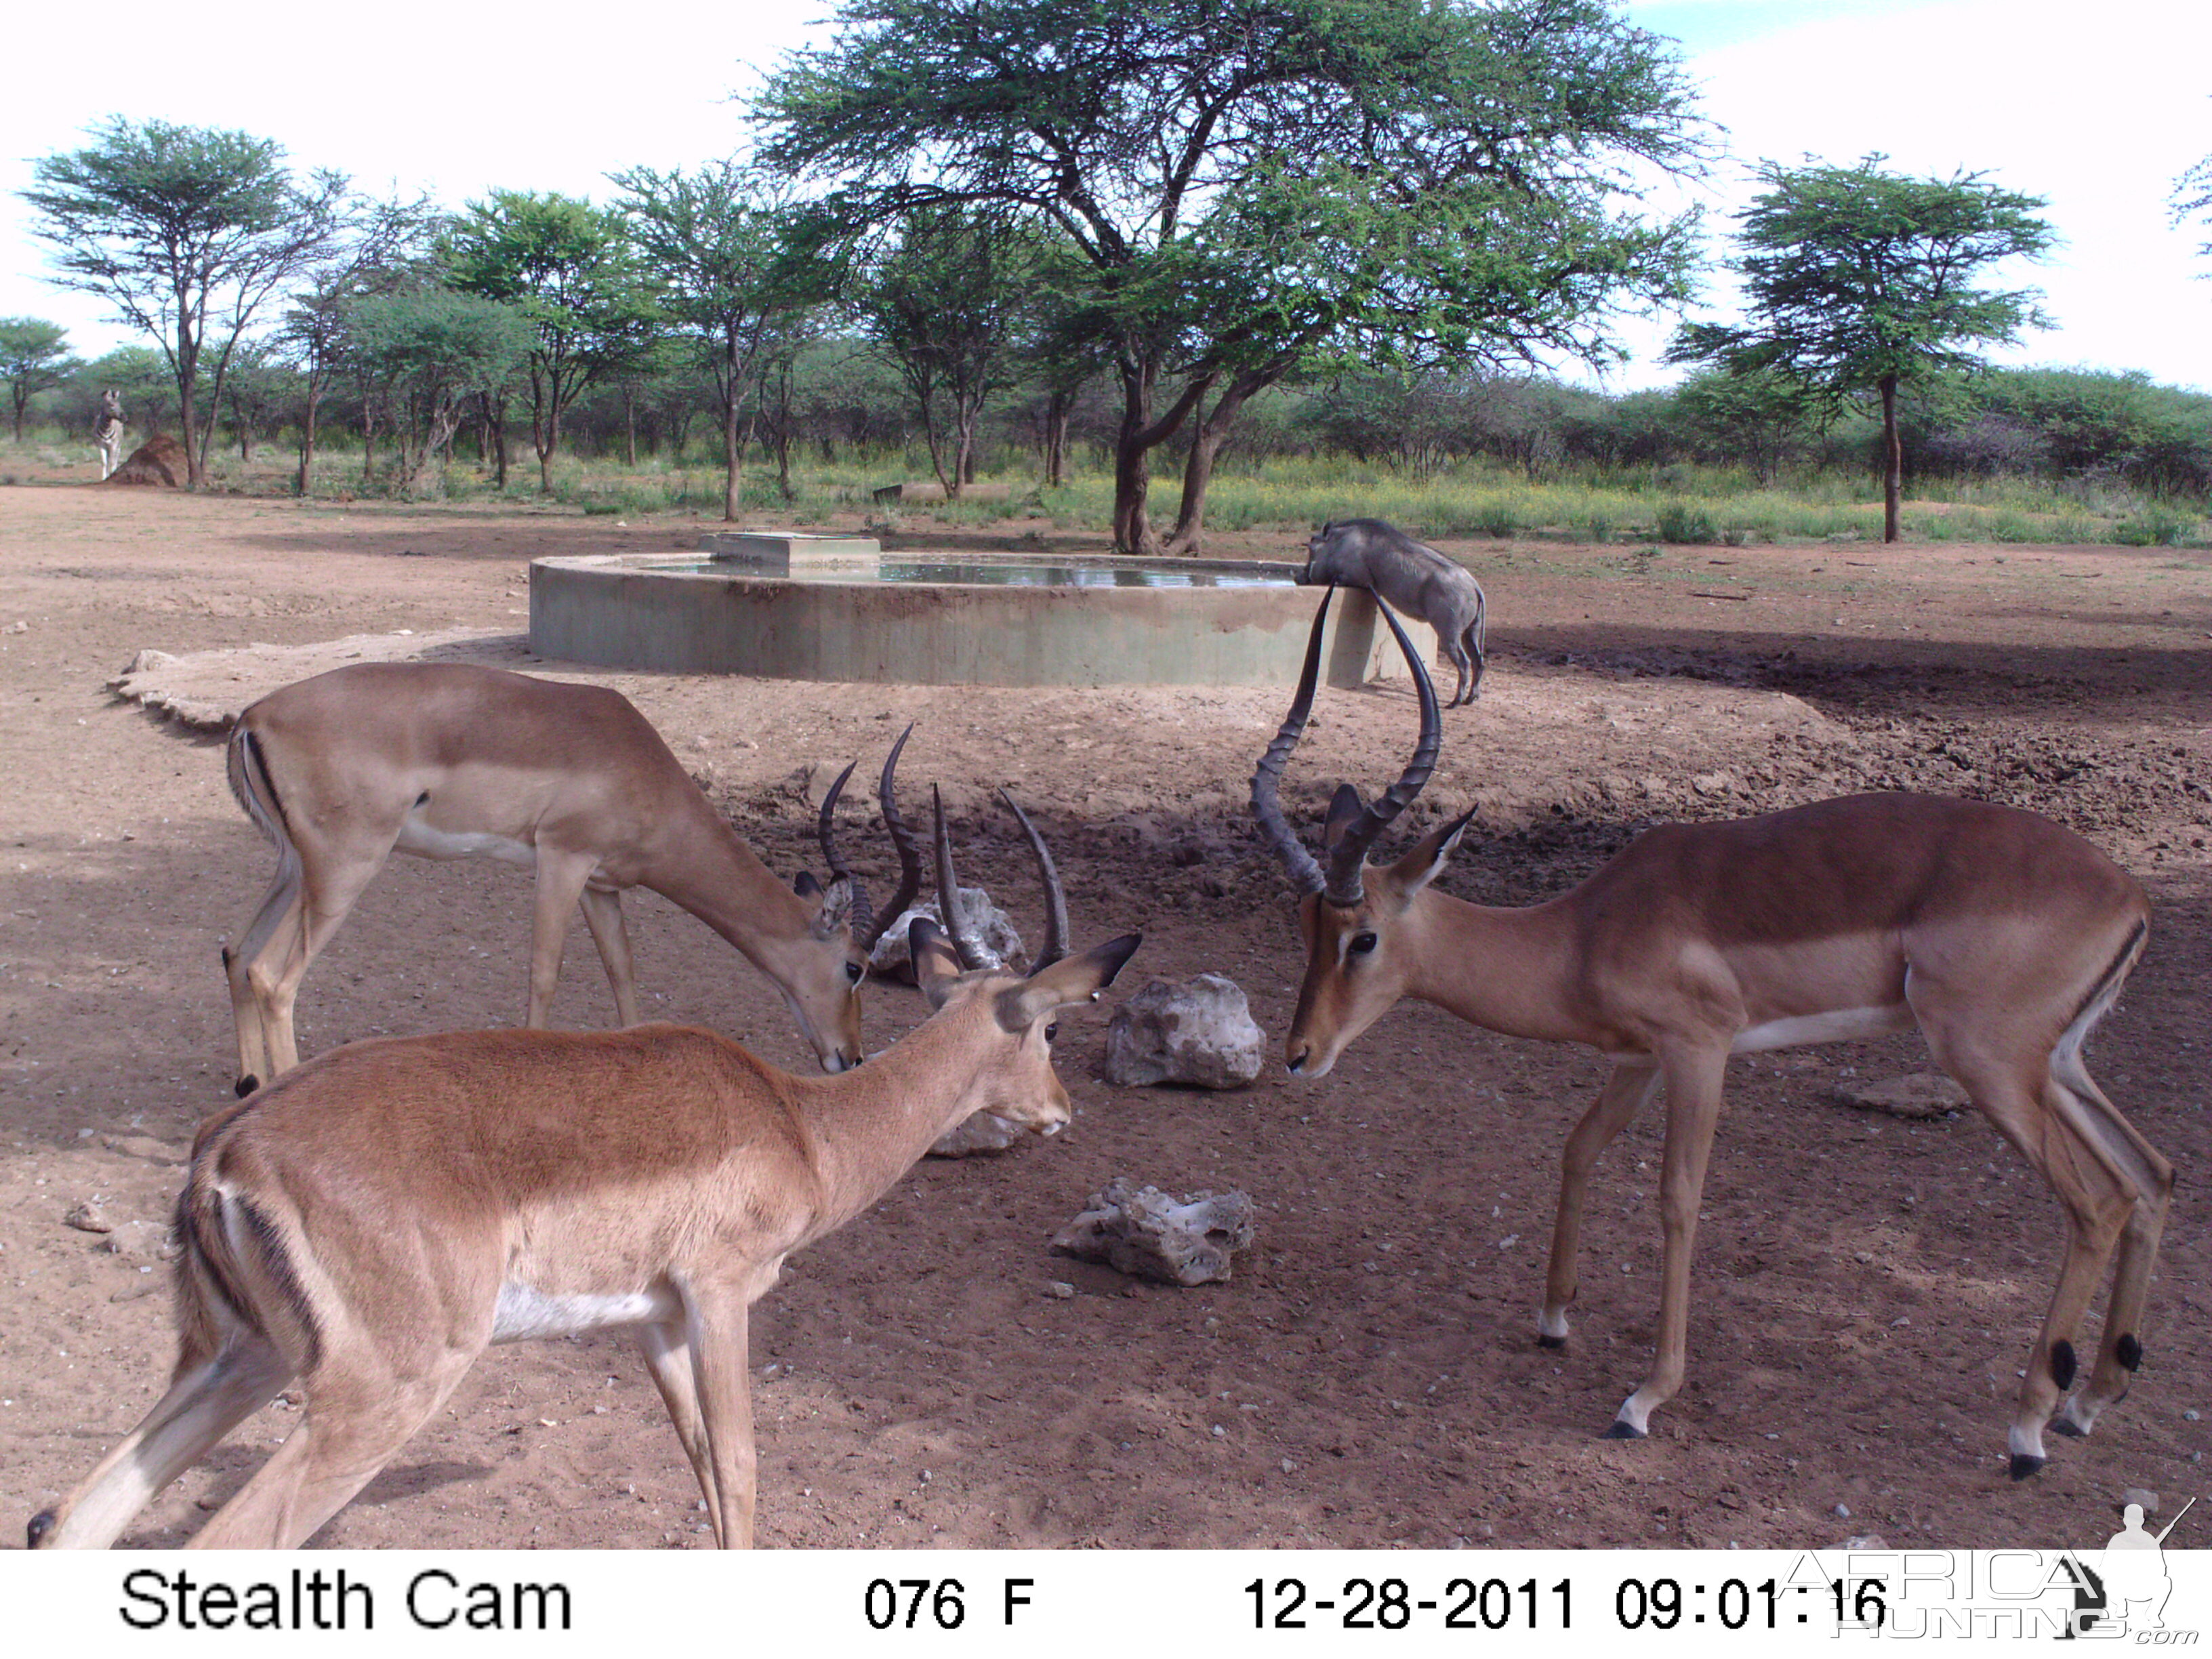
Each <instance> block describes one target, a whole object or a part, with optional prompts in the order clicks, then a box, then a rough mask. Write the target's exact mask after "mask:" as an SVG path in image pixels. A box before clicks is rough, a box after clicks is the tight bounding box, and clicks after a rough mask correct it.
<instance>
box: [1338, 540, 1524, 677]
mask: <svg viewBox="0 0 2212 1659" xmlns="http://www.w3.org/2000/svg"><path fill="white" fill-rule="evenodd" d="M1304 580H1306V581H1308V582H1310V583H1312V584H1315V585H1316V586H1318V585H1319V584H1321V583H1323V582H1340V583H1342V584H1343V585H1344V586H1346V587H1364V588H1365V589H1367V590H1368V592H1370V593H1379V594H1381V595H1382V596H1383V598H1384V599H1388V600H1389V602H1390V604H1391V605H1393V606H1394V607H1395V608H1396V609H1397V610H1399V611H1402V612H1404V613H1405V614H1406V615H1407V616H1410V617H1419V618H1420V619H1421V620H1422V621H1423V622H1425V623H1428V625H1429V626H1430V627H1431V628H1433V629H1436V630H1437V642H1438V643H1439V644H1440V645H1442V646H1443V652H1444V655H1445V656H1447V657H1449V658H1450V659H1451V665H1452V666H1453V667H1454V668H1456V669H1457V670H1459V684H1458V686H1457V688H1456V689H1455V690H1454V691H1453V692H1452V699H1451V704H1450V706H1451V707H1453V708H1457V707H1458V706H1459V705H1460V704H1462V703H1468V702H1474V698H1475V693H1476V691H1477V690H1478V689H1479V688H1480V686H1481V684H1482V635H1483V610H1484V606H1483V598H1482V584H1481V583H1480V582H1478V581H1476V580H1475V579H1474V577H1473V576H1471V575H1469V574H1468V572H1467V570H1466V568H1465V567H1463V566H1462V565H1461V564H1460V563H1459V562H1457V561H1456V560H1454V559H1449V558H1447V557H1445V556H1443V554H1441V553H1439V552H1437V550H1436V549H1435V548H1433V547H1431V546H1430V545H1428V544H1427V543H1425V542H1417V541H1415V540H1414V539H1413V538H1412V537H1411V536H1408V535H1407V533H1406V532H1404V531H1402V530H1401V529H1399V528H1398V527H1397V526H1395V525H1391V524H1385V523H1384V522H1383V520H1380V519H1340V520H1333V521H1331V522H1330V523H1328V524H1325V525H1323V526H1322V527H1321V529H1320V531H1319V532H1317V533H1316V535H1315V537H1314V538H1313V539H1312V540H1311V541H1310V542H1308V543H1307V544H1306V574H1305V577H1304Z"/></svg>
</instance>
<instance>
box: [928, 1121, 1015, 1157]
mask: <svg viewBox="0 0 2212 1659" xmlns="http://www.w3.org/2000/svg"><path fill="white" fill-rule="evenodd" d="M1029 1138H1030V1132H1029V1131H1028V1130H1027V1129H1018V1128H1016V1127H1014V1126H1013V1125H1012V1124H1011V1123H1009V1122H1007V1121H1006V1120H1005V1119H1004V1118H1000V1117H994V1116H992V1115H990V1113H988V1112H978V1113H976V1114H975V1115H974V1116H973V1117H971V1118H969V1120H968V1121H966V1122H964V1123H956V1124H954V1125H953V1126H952V1127H951V1128H949V1129H947V1130H946V1131H945V1133H943V1134H941V1135H939V1136H938V1138H937V1142H936V1144H935V1145H934V1146H932V1147H931V1148H930V1149H929V1156H930V1157H932V1158H975V1157H977V1156H979V1155H982V1154H987V1153H991V1152H1006V1151H1008V1150H1009V1149H1011V1148H1012V1147H1013V1146H1017V1145H1018V1144H1019V1143H1020V1142H1022V1141H1024V1140H1027V1139H1029Z"/></svg>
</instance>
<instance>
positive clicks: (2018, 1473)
mask: <svg viewBox="0 0 2212 1659" xmlns="http://www.w3.org/2000/svg"><path fill="white" fill-rule="evenodd" d="M2050 1461H2051V1460H2050V1459H2049V1458H2047V1457H2032V1456H2030V1455H2028V1454H2027V1453H2026V1452H2015V1453H2014V1454H2013V1455H2012V1478H2013V1479H2014V1480H2027V1477H2028V1476H2030V1475H2031V1474H2034V1473H2035V1472H2036V1471H2037V1470H2038V1469H2039V1468H2042V1467H2043V1466H2044V1465H2045V1463H2048V1462H2050Z"/></svg>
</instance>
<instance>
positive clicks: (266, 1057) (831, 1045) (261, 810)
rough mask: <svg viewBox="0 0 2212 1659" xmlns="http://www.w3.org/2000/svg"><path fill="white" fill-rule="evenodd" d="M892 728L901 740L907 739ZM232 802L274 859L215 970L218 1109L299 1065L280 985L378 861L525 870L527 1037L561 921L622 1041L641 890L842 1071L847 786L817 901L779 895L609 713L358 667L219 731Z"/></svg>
mask: <svg viewBox="0 0 2212 1659" xmlns="http://www.w3.org/2000/svg"><path fill="white" fill-rule="evenodd" d="M911 729H912V728H908V730H909V732H910V731H911ZM905 742H906V738H905V737H904V736H902V737H901V738H900V739H899V744H898V746H897V747H894V748H893V750H891V755H890V760H889V761H888V762H887V763H885V765H884V818H885V822H886V823H887V824H889V825H890V829H891V832H892V836H893V839H894V841H895V842H896V844H897V846H898V849H899V857H900V861H901V865H902V872H903V877H902V883H901V895H902V896H901V897H900V899H898V900H897V901H896V902H894V903H893V905H892V908H890V910H888V911H886V912H885V913H884V921H885V922H886V923H887V922H888V921H890V918H892V917H895V916H896V915H898V914H899V913H900V911H901V910H902V909H903V908H905V905H906V903H907V902H908V901H910V900H911V899H912V897H913V896H914V892H915V889H916V888H917V887H918V885H919V884H920V879H921V869H920V864H919V861H918V860H919V857H920V854H919V851H918V849H917V848H915V845H914V838H913V837H912V836H908V834H907V833H906V832H905V830H904V829H903V827H902V825H901V823H899V820H898V817H897V809H896V806H895V805H893V804H892V802H891V798H890V788H891V773H892V770H893V769H894V768H896V765H897V764H898V751H899V747H903V746H904V744H905ZM228 755H229V759H228V769H229V775H230V789H231V793H232V794H233V795H234V796H236V797H237V799H238V803H239V805H240V806H242V807H243V808H245V810H246V816H247V817H251V818H252V820H253V822H254V823H255V824H256V825H257V826H258V828H259V829H260V830H261V832H262V834H263V835H264V836H267V837H268V838H269V839H270V841H271V842H274V843H275V844H276V879H275V880H274V881H273V882H271V883H270V888H269V891H268V894H267V896H265V897H264V898H263V900H262V901H261V908H259V909H258V911H257V912H255V914H254V916H253V919H252V921H251V922H249V923H248V924H247V926H246V933H245V935H244V937H243V938H242V939H241V940H240V943H239V945H238V947H237V948H236V949H235V950H232V949H228V948H226V949H225V950H224V951H223V953H222V963H223V969H224V972H225V973H226V974H227V975H228V976H229V980H230V1002H231V1012H232V1015H233V1017H234V1019H235V1021H236V1023H237V1026H238V1071H239V1077H238V1092H239V1093H240V1094H241V1095H246V1094H251V1093H252V1091H253V1090H254V1089H255V1087H256V1086H257V1085H258V1084H259V1083H261V1082H262V1081H264V1080H265V1079H269V1078H271V1077H276V1076H279V1075H281V1074H283V1073H285V1072H288V1071H289V1070H291V1068H292V1067H293V1066H296V1065H298V1064H299V1062H300V1055H299V1048H298V1046H297V1043H296V1042H295V1038H294V1036H293V1031H292V1008H293V1003H294V1000H295V998H296V997H297V995H298V993H299V988H300V981H301V978H302V977H303V976H304V975H306V973H307V967H308V964H309V963H313V961H314V959H315V957H316V956H317V955H318V954H319V953H320V951H322V949H323V947H324V946H325V945H327V944H329V943H330V940H331V935H332V934H333V933H336V932H337V928H338V924H339V923H340V922H342V921H344V920H345V918H346V913H347V912H348V911H349V910H350V909H351V908H353V905H354V902H355V900H356V899H358V898H359V897H360V896H361V894H362V889H363V888H365V887H367V886H368V884H369V882H370V880H371V879H372V878H374V876H375V874H376V872H378V871H379V870H380V869H381V868H383V866H384V861H385V860H386V859H387V858H388V857H390V856H391V854H392V853H393V852H394V851H398V852H402V853H414V854H420V855H422V856H423V857H426V858H435V859H455V858H469V857H487V858H495V859H501V860H507V861H508V862H511V863H515V864H524V865H532V866H535V868H536V870H537V878H538V879H537V905H536V908H535V912H534V915H533V917H532V927H531V946H530V1006H529V1012H528V1015H527V1022H528V1024H532V1025H534V1026H535V1025H543V1024H545V1019H546V1014H547V1012H548V1011H549V1010H550V1007H551V1006H552V1002H553V992H554V988H555V987H556V984H557V983H558V982H559V980H560V977H561V956H562V950H563V948H564V946H565V945H566V943H567V938H568V917H569V913H570V912H571V911H573V910H574V909H576V908H579V907H581V908H582V910H583V913H584V921H585V924H586V927H588V928H589V929H590V931H591V935H592V944H593V945H596V946H597V947H598V948H599V960H600V962H601V963H602V964H603V965H604V966H605V969H606V972H607V980H608V982H609V983H610V984H611V986H612V987H613V988H614V998H615V1008H616V1012H617V1018H619V1019H620V1021H621V1023H622V1024H624V1025H635V1024H637V987H636V982H635V978H634V977H633V975H632V972H631V965H630V950H629V928H628V927H627V925H626V924H625V923H624V921H623V910H622V894H623V889H625V888H629V887H649V888H651V889H652V890H653V891H654V892H656V893H659V894H660V895H661V896H664V897H665V898H667V899H669V900H671V901H672V902H675V903H677V904H678V905H681V906H682V907H683V908H684V909H686V910H689V911H690V913H691V914H692V915H695V916H696V917H698V918H699V920H700V921H703V922H705V923H706V924H707V925H708V927H711V928H713V929H714V931H715V932H716V933H720V935H721V936H722V937H723V938H724V939H727V940H729V942H730V943H731V944H732V945H735V946H736V947H737V948H738V950H739V951H742V952H743V953H744V956H745V957H747V958H748V959H750V961H751V962H752V963H753V964H754V965H755V966H756V967H757V968H758V969H760V970H761V971H762V972H763V973H764V974H766V975H768V976H769V978H770V979H772V980H774V981H775V983H776V985H777V986H778V987H780V988H781V990H782V992H783V995H784V1000H785V1001H786V1002H787V1003H788V1004H789V1005H790V1006H791V1012H792V1013H793V1017H794V1018H796V1019H797V1020H798V1022H799V1030H800V1032H801V1034H802V1035H804V1036H805V1039H806V1041H807V1042H810V1043H811V1044H812V1045H813V1047H814V1051H815V1053H816V1054H818V1055H819V1056H820V1057H821V1060H822V1066H823V1069H824V1070H825V1071H830V1072H836V1071H842V1070H843V1069H844V1068H845V1067H846V1066H853V1065H857V1064H858V1063H859V1061H860V981H861V980H862V978H863V977H865V975H866V972H867V955H868V950H869V947H870V946H872V945H874V943H875V941H876V938H877V935H878V933H880V931H881V928H880V927H878V924H877V922H876V921H875V919H874V917H873V915H872V913H871V912H870V910H869V908H868V905H867V902H866V897H865V896H863V895H861V894H860V892H859V891H858V890H857V889H856V887H855V885H854V882H853V880H852V878H851V873H850V872H848V870H847V869H846V867H845V865H844V862H843V860H841V859H840V858H839V856H838V854H837V848H836V842H835V839H834V837H833V835H832V826H831V817H832V814H833V813H834V812H835V811H836V805H837V799H838V796H839V794H840V793H842V790H843V788H844V785H845V779H846V778H848V777H850V776H851V775H852V771H853V769H852V768H851V767H849V766H848V767H847V768H846V769H845V773H844V775H843V776H841V777H840V778H839V779H838V780H837V783H836V788H834V789H832V790H831V792H830V793H829V798H828V799H827V800H825V801H824V802H823V807H822V814H821V820H820V825H819V829H820V835H821V841H822V851H823V857H824V858H825V859H826V860H828V862H829V873H830V882H829V886H828V887H827V888H826V889H825V888H824V887H823V885H822V884H821V883H819V882H818V881H817V880H816V879H815V878H814V877H812V876H811V875H808V874H804V873H802V874H801V875H800V876H799V879H798V881H797V884H796V885H795V887H786V886H785V885H783V884H782V883H781V882H780V881H778V880H777V879H776V878H775V876H774V875H773V874H772V873H770V872H769V868H768V866H766V865H764V864H763V863H762V862H761V861H760V860H759V859H758V858H757V857H755V856H754V854H753V853H752V850H751V849H750V848H748V847H747V846H746V845H745V844H744V842H742V841H740V840H738V836H737V834H736V832H735V831H734V830H732V829H731V828H730V826H729V824H728V823H726V821H725V820H724V819H723V817H722V816H721V814H720V813H719V812H717V811H715V810H714V807H713V806H712V805H709V804H708V800H707V798H706V797H705V796H704V795H702V793H700V792H699V787H698V786H697V785H696V784H695V783H693V782H692V781H691V780H690V776H689V775H686V774H685V772H684V768H683V766H682V764H681V763H679V762H678V760H677V758H676V757H675V756H674V755H672V754H671V753H670V752H669V750H668V745H667V744H665V743H663V742H662V741H661V740H660V734H659V732H655V731H654V730H653V727H652V726H651V725H650V724H649V723H648V722H647V720H646V718H645V716H644V715H642V714H639V713H638V712H637V710H636V708H635V707H633V706H632V705H631V703H630V702H629V699H628V698H627V697H624V696H623V695H622V694H621V693H620V692H618V691H615V690H611V689H609V688H607V687H605V686H597V685H568V684H562V683H560V682H558V681H554V680H540V679H532V678H530V677H528V676H527V675H523V674H511V673H508V672H507V671H504V670H501V669H496V668H478V667H474V666H471V665H465V664H459V663H356V664H354V665H350V666H349V667H345V668H337V669H332V670H331V671H330V672H329V673H327V674H318V675H316V676H315V677H314V678H312V679H306V680H301V681H300V682H299V683H298V684H294V685H288V686H285V687H283V689H282V690H276V691H272V692H270V694H269V695H268V696H265V697H264V698H262V699H261V700H260V701H259V702H256V703H254V704H252V706H251V707H249V708H247V709H246V712H245V713H244V714H240V716H239V718H238V724H237V726H236V727H235V728H234V730H233V731H232V732H231V736H230V744H229V751H228Z"/></svg>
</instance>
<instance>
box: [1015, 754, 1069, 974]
mask: <svg viewBox="0 0 2212 1659" xmlns="http://www.w3.org/2000/svg"><path fill="white" fill-rule="evenodd" d="M999 799H1000V800H1002V801H1004V802H1006V811H1009V812H1012V814H1013V815H1014V821H1015V822H1016V823H1018V824H1020V825H1021V826H1022V833H1023V834H1024V835H1025V836H1028V837H1029V838H1030V851H1031V852H1032V853H1035V854H1036V861H1037V874H1038V876H1039V877H1040V878H1042V880H1043V882H1044V948H1043V949H1042V951H1038V952H1037V955H1036V961H1034V962H1032V963H1030V972H1031V973H1033V974H1034V973H1036V971H1037V969H1040V968H1049V967H1051V966H1052V964H1053V963H1055V962H1058V961H1059V960H1060V958H1061V957H1064V956H1066V954H1067V894H1066V890H1064V889H1063V888H1062V887H1061V886H1060V872H1059V870H1058V869H1056V868H1055V867H1054V865H1053V861H1052V854H1050V853H1049V852H1048V851H1047V850H1046V848H1045V844H1044V837H1043V836H1040V835H1039V834H1037V832H1036V825H1035V824H1034V823H1030V815H1029V814H1028V813H1026V812H1024V811H1022V809H1021V807H1020V806H1019V805H1018V804H1017V803H1016V802H1015V800H1014V798H1013V796H1012V794H1010V793H1008V792H1007V791H1006V789H1005V788H1004V787H1001V788H1000V791H999Z"/></svg>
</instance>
